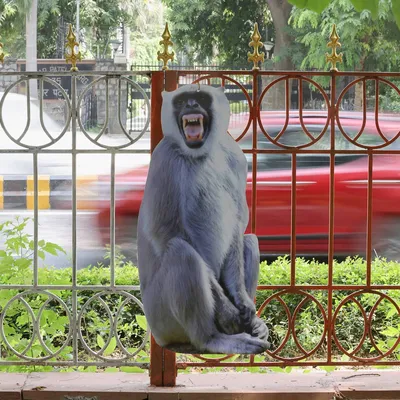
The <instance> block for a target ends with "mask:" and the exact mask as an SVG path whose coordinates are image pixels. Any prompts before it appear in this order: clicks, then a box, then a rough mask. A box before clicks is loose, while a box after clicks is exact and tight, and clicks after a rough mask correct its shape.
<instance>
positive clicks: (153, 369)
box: [150, 71, 178, 386]
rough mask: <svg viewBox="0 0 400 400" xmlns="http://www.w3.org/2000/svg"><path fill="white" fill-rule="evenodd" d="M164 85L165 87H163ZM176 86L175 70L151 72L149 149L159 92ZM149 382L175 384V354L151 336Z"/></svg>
mask: <svg viewBox="0 0 400 400" xmlns="http://www.w3.org/2000/svg"><path fill="white" fill-rule="evenodd" d="M164 85H165V87H164ZM177 87H178V73H177V72H176V71H166V72H165V82H164V72H162V71H157V72H152V74H151V128H150V151H151V153H152V152H153V151H154V149H155V147H156V146H157V144H158V143H159V142H160V140H161V139H162V137H163V134H162V128H161V105H162V96H161V93H162V91H163V90H164V89H165V90H167V91H172V90H175V89H176V88H177ZM150 384H151V385H155V386H175V384H176V354H175V353H174V352H172V351H169V350H166V349H163V348H162V347H160V346H159V345H158V344H157V343H156V341H155V340H154V338H153V336H152V337H151V348H150Z"/></svg>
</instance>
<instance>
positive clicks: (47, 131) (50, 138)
mask: <svg viewBox="0 0 400 400" xmlns="http://www.w3.org/2000/svg"><path fill="white" fill-rule="evenodd" d="M31 80H33V81H34V82H36V80H38V81H39V91H38V101H39V106H37V105H36V104H35V103H34V102H33V99H31V96H30V89H29V85H30V81H31ZM44 82H46V83H47V84H49V85H52V86H54V87H55V90H57V93H58V94H59V95H60V96H61V98H60V101H63V102H64V107H65V110H64V113H65V115H66V120H65V124H64V126H60V125H59V124H57V123H56V122H55V121H54V120H52V119H51V118H50V117H49V116H48V115H47V114H46V113H45V111H44V103H43V97H44V85H43V84H44ZM21 83H25V86H26V90H27V94H26V96H24V95H21V94H16V93H12V90H13V89H14V88H15V87H16V86H17V85H19V84H21ZM22 103H23V104H22ZM24 105H25V110H23V107H24ZM16 110H18V115H19V118H15V117H14V115H15V111H16ZM24 111H26V122H24V119H23V116H22V115H23V113H24ZM7 116H8V117H7ZM7 120H8V121H7ZM70 120H71V103H70V100H69V98H68V95H67V93H66V92H65V90H64V89H63V88H62V87H61V85H60V84H59V83H58V82H56V81H54V80H53V79H49V78H46V77H44V76H38V77H22V78H20V79H18V80H17V81H16V82H14V83H12V84H11V85H10V86H8V87H7V89H6V90H5V91H4V94H3V96H2V98H1V100H0V125H1V127H2V129H3V130H4V133H5V134H6V135H7V137H8V138H9V139H10V140H12V141H13V142H14V143H15V144H17V145H18V146H20V147H23V148H26V149H44V148H46V147H50V146H52V145H54V144H55V143H57V142H58V141H59V140H60V139H61V138H62V137H63V136H64V135H65V133H66V132H67V130H68V127H69V123H70ZM10 123H12V124H13V126H14V128H9V125H10ZM15 125H17V129H15ZM55 132H56V133H55Z"/></svg>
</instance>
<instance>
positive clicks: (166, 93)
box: [161, 90, 171, 100]
mask: <svg viewBox="0 0 400 400" xmlns="http://www.w3.org/2000/svg"><path fill="white" fill-rule="evenodd" d="M161 97H162V99H163V100H166V99H168V98H169V97H171V94H170V92H167V91H166V90H163V91H162V92H161Z"/></svg>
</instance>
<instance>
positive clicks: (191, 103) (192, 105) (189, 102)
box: [188, 99, 199, 108]
mask: <svg viewBox="0 0 400 400" xmlns="http://www.w3.org/2000/svg"><path fill="white" fill-rule="evenodd" d="M188 106H189V107H192V108H197V107H198V106H199V105H198V103H197V101H196V100H194V99H189V100H188Z"/></svg>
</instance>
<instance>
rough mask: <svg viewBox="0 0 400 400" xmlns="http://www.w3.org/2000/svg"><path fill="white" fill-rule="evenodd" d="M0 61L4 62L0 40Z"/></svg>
mask: <svg viewBox="0 0 400 400" xmlns="http://www.w3.org/2000/svg"><path fill="white" fill-rule="evenodd" d="M0 63H2V64H4V50H3V43H1V42H0Z"/></svg>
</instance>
